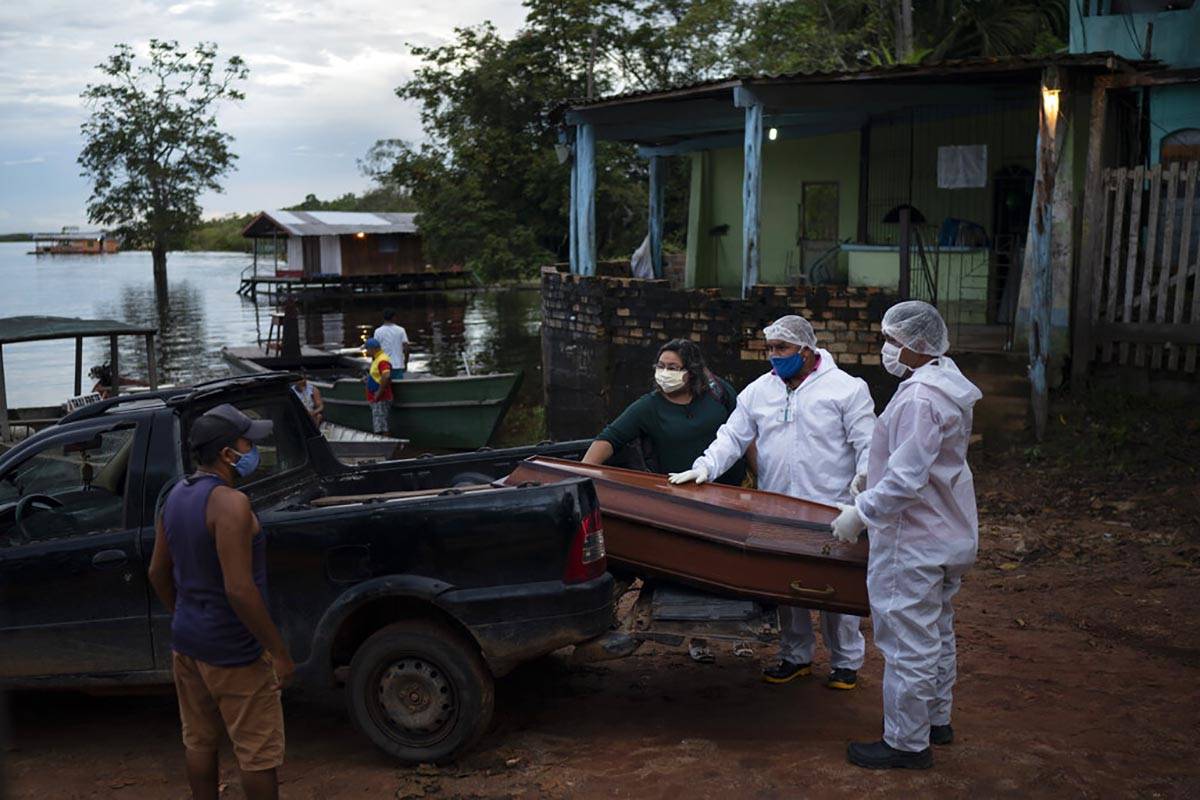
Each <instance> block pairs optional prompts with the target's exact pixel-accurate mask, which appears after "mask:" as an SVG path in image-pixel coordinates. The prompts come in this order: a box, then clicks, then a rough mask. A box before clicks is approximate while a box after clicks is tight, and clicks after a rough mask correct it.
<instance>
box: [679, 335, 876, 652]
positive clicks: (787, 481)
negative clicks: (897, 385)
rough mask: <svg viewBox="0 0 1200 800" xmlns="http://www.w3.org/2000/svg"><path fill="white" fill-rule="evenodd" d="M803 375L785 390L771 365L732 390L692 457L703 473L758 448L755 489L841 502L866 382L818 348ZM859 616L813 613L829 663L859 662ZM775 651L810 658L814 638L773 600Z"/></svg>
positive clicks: (860, 461) (798, 613) (854, 466)
mask: <svg viewBox="0 0 1200 800" xmlns="http://www.w3.org/2000/svg"><path fill="white" fill-rule="evenodd" d="M816 352H817V353H818V354H819V355H820V357H821V361H820V363H819V364H818V365H817V369H816V370H815V371H814V372H813V373H812V374H811V375H809V376H808V377H807V378H805V379H804V382H803V383H801V384H800V385H799V386H798V387H796V389H795V391H792V392H789V391H788V389H787V385H786V384H785V383H784V382H783V381H782V380H781V379H780V378H779V376H777V375H775V374H774V373H772V372H768V373H767V374H766V375H763V376H761V377H759V378H757V379H756V380H755V381H754V382H752V383H751V384H750V385H749V386H747V387H746V388H745V389H743V390H742V392H741V394H739V395H738V401H737V408H735V409H734V410H733V413H732V414H730V415H729V419H728V420H727V421H726V422H725V424H724V425H722V426H721V427H720V429H719V430H718V431H717V436H716V438H715V439H714V440H713V443H712V444H710V445H709V446H708V449H707V450H705V451H704V455H702V456H700V458H698V459H696V461H695V463H694V464H693V465H692V466H693V468H696V467H699V466H701V465H703V466H704V468H705V469H706V470H707V471H708V474H709V475H723V474H724V473H725V470H727V469H729V467H730V466H732V465H733V463H734V462H735V461H737V460H738V459H739V458H741V457H742V455H743V454H744V453H745V452H746V448H748V447H749V446H750V444H751V443H755V444H756V446H757V448H758V488H759V489H763V490H765V491H768V492H779V493H780V494H786V495H791V496H792V497H800V498H803V499H805V500H815V501H816V502H818V503H828V504H830V505H835V504H837V503H849V502H851V499H850V483H851V482H852V481H853V480H854V476H855V474H857V473H859V472H865V471H866V467H867V456H868V450H869V444H870V440H871V431H872V428H873V426H874V423H875V404H874V402H873V401H872V400H871V393H870V391H868V389H867V384H866V382H865V381H863V380H862V379H860V378H855V377H853V376H852V375H850V374H848V373H847V372H845V371H843V370H841V369H838V366H837V363H836V362H835V361H834V358H833V356H832V355H830V353H829V352H828V351H826V350H822V349H820V348H818V349H817V350H816ZM860 621H861V620H860V619H859V618H858V617H856V616H853V615H851V614H834V613H831V612H821V635H822V636H824V637H825V644H826V646H828V647H829V651H830V661H831V666H832V667H833V668H834V669H854V670H857V669H859V668H860V667H862V663H863V657H864V655H865V654H866V642H865V640H864V639H863V635H862V632H861V631H860V630H859V623H860ZM779 624H780V628H781V630H780V653H779V654H780V657H781V658H783V659H784V660H786V661H790V662H792V663H795V664H808V663H811V662H812V656H813V645H814V644H815V639H814V637H813V631H812V618H811V614H810V613H809V611H808V609H806V608H795V607H792V606H780V607H779Z"/></svg>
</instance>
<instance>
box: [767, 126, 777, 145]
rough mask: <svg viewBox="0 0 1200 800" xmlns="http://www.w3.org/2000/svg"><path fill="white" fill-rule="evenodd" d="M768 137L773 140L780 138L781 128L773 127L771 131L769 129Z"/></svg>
mask: <svg viewBox="0 0 1200 800" xmlns="http://www.w3.org/2000/svg"><path fill="white" fill-rule="evenodd" d="M767 138H768V139H770V140H771V141H772V142H773V141H775V140H776V139H778V138H779V129H778V128H771V129H770V130H769V131H767Z"/></svg>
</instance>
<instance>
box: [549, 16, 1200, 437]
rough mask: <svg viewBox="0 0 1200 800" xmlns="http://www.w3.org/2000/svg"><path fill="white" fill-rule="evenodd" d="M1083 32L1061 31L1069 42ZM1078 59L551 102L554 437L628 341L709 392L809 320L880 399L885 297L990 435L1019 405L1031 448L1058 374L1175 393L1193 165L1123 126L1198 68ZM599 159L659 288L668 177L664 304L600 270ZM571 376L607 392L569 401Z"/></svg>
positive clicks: (1192, 251)
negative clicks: (641, 224) (696, 378)
mask: <svg viewBox="0 0 1200 800" xmlns="http://www.w3.org/2000/svg"><path fill="white" fill-rule="evenodd" d="M1087 5H1088V6H1089V7H1092V8H1093V11H1094V10H1095V3H1088V4H1087ZM1102 5H1104V6H1106V7H1107V6H1108V5H1109V4H1108V3H1104V4H1102ZM1112 5H1113V6H1114V7H1115V6H1116V3H1115V0H1114V2H1113V3H1112ZM1158 5H1159V6H1161V7H1162V8H1163V9H1164V10H1162V11H1161V14H1160V22H1159V25H1161V26H1162V27H1163V28H1166V27H1172V28H1173V29H1177V30H1178V31H1185V30H1186V31H1190V33H1186V34H1183V33H1180V34H1178V35H1180V36H1184V39H1183V40H1181V41H1185V42H1191V43H1194V42H1195V41H1197V40H1200V6H1198V7H1196V8H1189V9H1184V10H1179V11H1174V10H1167V9H1168V4H1167V3H1159V4H1158ZM1080 13H1081V12H1080V10H1079V9H1075V8H1073V9H1072V15H1073V17H1072V24H1073V31H1074V30H1075V29H1076V28H1079V27H1080V25H1084V26H1086V25H1088V24H1091V23H1089V22H1088V20H1083V21H1082V22H1081V21H1080V20H1079V19H1076V17H1077V16H1079V15H1080ZM1093 16H1094V17H1096V16H1098V12H1097V13H1096V14H1093ZM1168 18H1169V19H1168ZM1081 30H1082V28H1081ZM1172 35H1175V34H1172ZM1080 38H1081V37H1080ZM1075 41H1076V37H1075V36H1074V35H1073V37H1072V42H1073V43H1074V42H1075ZM1154 41H1155V42H1158V41H1159V39H1158V37H1157V35H1155V39H1154ZM1080 50H1081V51H1080V52H1074V53H1066V54H1056V55H1051V56H1046V57H1016V58H1002V59H993V58H977V59H965V60H954V61H944V62H938V63H924V64H912V65H896V66H889V67H880V68H872V69H865V70H861V71H850V72H827V73H796V74H787V75H763V76H731V77H729V78H726V79H721V80H712V81H706V82H703V83H697V84H693V85H690V86H682V87H678V88H673V89H669V90H664V91H646V92H634V93H629V94H624V95H619V96H614V97H605V98H599V99H596V100H592V101H588V102H577V103H569V104H566V105H565V106H564V107H562V109H561V110H560V113H561V118H562V122H563V129H562V130H563V136H562V138H563V142H562V144H563V145H565V147H566V148H567V149H568V152H569V153H570V157H571V159H572V165H573V169H572V175H571V199H572V203H571V220H570V221H571V231H570V240H571V247H570V254H571V257H570V265H569V271H567V272H566V273H565V274H564V272H562V271H553V270H547V271H545V272H544V273H543V289H544V302H543V326H544V328H543V337H544V339H543V354H544V355H543V361H544V368H545V381H546V385H547V394H548V405H549V408H548V415H547V418H548V421H549V427H550V432H551V434H552V435H553V436H556V437H559V436H564V435H568V434H577V435H578V434H582V433H583V431H582V430H576V429H574V428H572V425H573V424H575V423H574V422H573V421H574V420H585V421H587V420H594V419H595V418H597V417H599V418H611V416H612V415H613V414H614V413H615V412H617V411H619V410H620V408H621V407H623V404H624V403H627V402H628V401H629V400H631V399H633V397H635V396H637V394H639V393H641V392H643V391H644V386H643V384H644V383H645V381H642V380H640V378H641V377H642V376H640V375H639V376H638V378H637V379H635V380H632V381H630V380H628V379H622V375H624V374H627V373H628V371H627V370H623V369H621V366H620V365H621V364H622V363H625V362H626V360H627V359H628V358H638V357H639V356H638V354H637V352H635V351H640V350H641V349H644V347H645V346H646V342H647V340H649V341H650V342H655V343H658V342H659V340H664V339H666V338H670V337H675V336H684V337H687V338H691V339H693V340H694V341H697V342H699V343H700V344H701V346H702V347H703V348H704V350H705V352H706V354H707V355H708V356H709V358H710V360H711V361H712V362H713V364H714V366H715V367H716V368H717V369H718V370H719V371H720V372H722V373H723V374H726V375H729V376H731V377H734V378H737V379H741V380H743V381H745V380H749V379H750V378H752V377H754V376H756V375H758V374H761V372H762V362H763V353H762V352H761V347H762V342H761V329H762V327H763V325H764V324H765V323H767V322H769V321H770V320H771V319H772V318H774V317H777V316H780V315H782V314H787V313H800V314H804V315H805V316H807V317H808V318H809V319H810V320H812V321H813V322H814V326H815V327H816V328H817V330H818V336H819V337H820V339H821V341H822V346H824V347H827V348H828V349H829V350H830V351H831V352H832V353H833V354H834V356H835V358H837V360H838V362H839V364H843V365H845V366H846V367H847V368H848V369H850V370H851V371H853V372H856V373H858V374H861V375H862V376H863V377H864V378H866V379H867V381H868V382H869V383H871V384H872V388H873V389H878V390H879V391H876V396H877V397H880V396H881V395H882V396H885V397H886V391H887V388H886V387H891V386H894V381H888V380H887V379H886V377H885V376H882V371H881V369H880V366H879V356H878V338H879V333H878V330H879V320H880V319H881V316H882V313H883V310H884V309H886V307H887V306H888V305H890V304H891V303H894V302H896V301H897V300H900V299H904V298H921V299H925V300H928V301H929V302H932V303H934V304H936V305H937V306H938V307H939V309H941V311H942V313H943V315H944V316H945V318H946V320H947V322H948V324H949V326H950V329H951V338H952V342H953V348H954V352H955V355H956V357H959V358H960V362H967V361H972V359H974V363H973V367H975V368H976V369H975V372H973V377H974V374H975V373H983V372H989V373H992V374H994V375H996V376H997V378H996V380H997V381H999V383H997V384H996V385H985V386H984V390H985V391H984V393H985V398H991V399H990V400H989V399H985V403H990V404H991V405H989V407H987V408H982V409H981V411H982V412H984V413H983V414H982V415H980V416H977V419H980V417H987V416H988V412H990V411H993V410H997V406H996V403H997V400H996V398H999V399H1000V400H1004V401H1006V402H1007V401H1010V400H1011V401H1014V402H1011V403H1009V404H1008V411H1005V409H1003V408H1001V409H999V412H1000V413H1001V415H1003V414H1005V413H1009V412H1011V411H1012V409H1020V416H1019V419H1018V421H1019V422H1022V423H1023V418H1024V413H1025V411H1026V410H1027V409H1028V408H1030V407H1031V406H1032V408H1033V419H1034V422H1035V426H1036V428H1037V430H1038V432H1039V434H1040V431H1041V429H1042V426H1043V425H1044V423H1045V419H1046V403H1047V391H1048V388H1050V387H1053V386H1056V385H1059V384H1061V383H1062V382H1063V381H1064V380H1066V379H1068V377H1069V378H1070V379H1071V380H1072V381H1073V385H1075V386H1080V387H1082V386H1084V385H1086V383H1087V381H1088V379H1089V376H1090V375H1091V373H1092V371H1093V370H1094V369H1097V368H1101V367H1106V366H1109V365H1117V366H1121V367H1125V366H1128V367H1133V368H1137V369H1143V370H1147V371H1155V372H1159V371H1168V372H1171V373H1172V374H1173V375H1175V376H1178V377H1184V378H1185V379H1187V380H1189V381H1193V382H1194V379H1195V377H1196V375H1197V362H1198V361H1200V302H1198V301H1197V292H1196V288H1195V287H1196V279H1195V275H1196V266H1195V265H1196V261H1197V255H1198V254H1200V250H1198V247H1200V242H1198V240H1200V202H1197V198H1196V197H1195V195H1196V193H1197V184H1198V180H1200V178H1198V175H1197V172H1198V168H1200V162H1198V161H1197V160H1196V159H1197V158H1198V155H1197V154H1196V153H1195V151H1194V150H1189V149H1187V147H1188V145H1186V142H1187V141H1191V139H1190V138H1189V137H1190V134H1188V133H1187V131H1186V130H1182V131H1180V130H1166V131H1159V133H1158V134H1157V135H1153V136H1151V135H1148V134H1141V135H1139V131H1143V132H1144V131H1146V130H1149V129H1152V130H1156V131H1158V128H1157V127H1155V126H1154V125H1151V124H1150V123H1151V120H1152V119H1153V117H1152V112H1151V109H1152V108H1153V103H1152V102H1151V103H1150V104H1146V103H1145V102H1143V101H1142V98H1145V97H1147V96H1151V95H1152V94H1153V93H1155V92H1159V93H1163V92H1166V93H1167V96H1172V97H1176V96H1184V95H1185V94H1186V93H1188V92H1190V93H1192V94H1190V95H1187V96H1190V97H1193V98H1194V97H1195V94H1194V93H1195V92H1196V91H1197V90H1200V70H1197V69H1194V68H1193V67H1194V66H1196V65H1195V64H1192V63H1190V62H1186V61H1185V62H1183V63H1179V62H1172V63H1164V62H1163V61H1160V60H1155V59H1153V58H1149V57H1147V56H1148V55H1149V54H1146V53H1141V52H1138V53H1129V54H1126V55H1125V56H1122V55H1119V54H1115V53H1111V52H1103V53H1099V52H1090V51H1084V48H1082V47H1081V48H1080ZM1157 52H1158V51H1155V53H1157ZM1196 52H1197V51H1196V48H1194V47H1191V50H1190V52H1188V48H1187V47H1186V46H1185V47H1183V48H1181V51H1180V53H1179V57H1180V58H1190V59H1192V60H1195V59H1196V58H1197V55H1196ZM1167 90H1169V92H1168V91H1167ZM1160 112H1162V113H1166V110H1165V109H1163V108H1160ZM1171 113H1173V114H1175V116H1173V117H1164V116H1161V115H1160V116H1159V117H1158V124H1159V125H1160V126H1164V127H1169V126H1170V125H1176V124H1178V125H1182V126H1184V127H1185V128H1186V126H1187V125H1190V124H1192V123H1191V122H1190V121H1189V120H1191V117H1190V116H1188V115H1193V116H1194V115H1195V114H1196V113H1197V104H1196V103H1195V102H1194V100H1193V101H1190V102H1186V101H1185V102H1183V103H1182V104H1181V107H1176V108H1175V111H1173V112H1171ZM1185 117H1186V119H1185ZM598 141H609V142H617V143H624V144H627V145H629V146H632V147H636V148H637V150H638V152H639V154H641V155H642V156H644V157H645V158H646V159H647V173H648V175H649V208H648V214H647V223H646V227H647V230H648V233H649V238H650V250H651V260H652V262H653V265H654V268H655V274H656V275H657V276H659V277H665V273H664V270H663V254H662V226H663V210H664V208H665V205H666V204H667V203H670V202H681V201H683V198H668V197H666V196H665V189H664V186H665V179H664V176H665V175H666V171H667V166H668V164H669V163H670V160H684V161H686V163H687V169H688V170H689V171H690V175H691V183H690V192H689V193H688V196H687V198H686V202H687V203H688V214H687V220H688V227H687V243H686V252H687V255H686V266H685V269H684V271H683V275H682V280H680V281H677V282H676V285H672V284H670V283H669V282H668V281H666V280H658V281H636V280H632V281H631V280H630V279H628V278H624V279H614V278H606V277H603V276H598V275H597V263H596V252H595V241H596V212H595V182H596V181H595V149H596V143H597V142H598ZM580 359H583V360H585V361H587V362H588V363H589V364H590V365H591V366H592V367H593V368H594V372H596V373H599V374H601V375H611V377H612V378H613V380H615V381H616V383H615V384H614V386H613V387H612V388H611V389H610V390H608V391H606V392H601V393H596V392H594V391H591V389H592V387H594V386H595V385H597V384H599V385H604V380H603V379H601V380H599V381H596V380H593V381H591V382H590V383H589V384H588V385H586V386H584V385H577V384H578V383H579V382H578V381H577V380H576V379H575V377H574V375H575V374H577V373H578V372H579V368H578V362H579V360H580ZM643 360H644V359H643ZM570 361H575V362H576V363H575V364H572V363H569V362H570ZM560 362H561V363H560ZM1068 363H1069V364H1070V369H1069V370H1068V369H1066V368H1065V367H1066V365H1067V364H1068ZM981 380H983V382H985V383H986V382H987V381H986V380H985V379H981ZM625 383H628V384H629V385H628V386H626V385H625ZM1021 394H1024V396H1025V398H1028V399H1026V400H1024V401H1022V399H1021V398H1020V395H1021ZM556 401H557V402H556ZM1030 401H1032V402H1030Z"/></svg>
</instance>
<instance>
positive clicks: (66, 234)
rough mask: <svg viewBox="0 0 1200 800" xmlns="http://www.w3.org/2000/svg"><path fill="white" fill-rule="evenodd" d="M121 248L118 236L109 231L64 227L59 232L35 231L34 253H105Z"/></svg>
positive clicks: (43, 254)
mask: <svg viewBox="0 0 1200 800" xmlns="http://www.w3.org/2000/svg"><path fill="white" fill-rule="evenodd" d="M118 250H120V243H119V242H118V241H117V239H116V237H114V236H113V235H112V234H110V233H108V232H107V231H81V230H79V229H78V228H74V227H67V228H63V229H62V231H61V232H59V233H35V234H34V235H33V255H38V256H46V255H55V256H57V255H73V256H75V255H85V256H87V255H104V254H110V253H115V252H117V251H118Z"/></svg>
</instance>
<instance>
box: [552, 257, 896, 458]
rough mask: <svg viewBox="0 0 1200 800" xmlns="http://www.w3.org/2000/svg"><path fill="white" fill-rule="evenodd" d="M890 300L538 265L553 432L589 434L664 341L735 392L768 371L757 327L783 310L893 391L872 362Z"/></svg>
mask: <svg viewBox="0 0 1200 800" xmlns="http://www.w3.org/2000/svg"><path fill="white" fill-rule="evenodd" d="M896 299H897V298H896V297H895V296H894V295H892V294H890V293H887V292H884V291H881V290H879V289H871V288H847V287H842V286H811V287H786V286H756V287H754V289H753V291H752V292H751V296H750V297H749V298H747V299H746V300H740V299H733V298H729V297H722V296H721V294H720V292H719V291H718V290H716V289H693V290H680V289H672V288H671V286H670V282H668V281H665V280H661V281H646V280H637V279H635V278H613V277H586V278H585V277H581V276H578V275H571V274H569V273H562V272H559V271H557V270H555V269H553V268H547V269H545V270H543V271H542V367H543V370H542V375H543V381H544V388H545V397H546V422H547V427H548V429H549V433H550V436H551V437H552V438H554V439H559V440H562V439H570V438H578V437H586V436H594V435H595V434H596V433H597V432H598V431H599V429H600V428H601V427H602V426H603V425H604V424H605V423H606V422H607V421H608V420H610V419H612V418H613V417H614V416H616V415H617V414H618V413H620V412H621V410H622V409H623V408H625V406H626V405H628V404H629V403H630V402H632V401H633V400H635V399H636V398H637V397H639V396H640V395H642V394H644V393H645V392H647V391H649V389H650V384H651V381H652V379H653V375H652V373H653V370H652V367H651V364H652V362H653V361H654V356H655V354H656V353H657V352H658V348H659V346H660V345H662V343H663V342H666V341H667V340H668V339H674V338H689V339H691V340H692V341H694V342H696V343H697V344H699V345H700V349H701V350H702V351H703V353H704V357H705V360H706V361H707V362H708V365H709V367H710V369H712V370H713V372H715V373H717V374H718V375H720V376H722V377H724V378H726V379H728V380H729V381H730V382H731V383H732V384H733V385H734V387H735V388H736V389H738V390H741V389H742V388H743V387H744V386H745V385H746V384H747V383H749V382H750V381H752V380H753V379H754V378H756V377H758V376H759V375H761V374H763V373H764V372H766V371H767V369H768V367H767V365H766V353H765V352H764V343H763V338H762V329H763V328H764V327H765V326H766V325H767V324H768V323H770V322H772V321H774V320H775V319H777V318H779V317H781V316H783V315H785V314H799V315H801V316H803V317H805V318H806V319H808V321H809V322H811V323H812V325H813V328H814V330H815V331H816V334H817V343H818V345H819V346H821V347H823V348H825V349H826V350H828V351H829V352H830V353H832V354H833V355H834V357H835V358H836V359H837V361H838V364H839V365H840V366H842V367H843V368H844V369H846V370H847V371H849V372H851V373H853V374H855V375H858V376H860V377H862V378H864V379H865V380H866V381H867V383H868V384H869V385H870V387H871V393H872V395H873V396H874V397H875V399H876V402H877V403H878V404H880V407H882V404H883V403H885V402H886V401H887V399H888V398H889V397H890V396H891V393H892V391H893V390H894V389H895V384H896V382H895V379H891V378H890V377H889V376H887V375H886V373H884V371H883V369H882V368H881V367H880V365H879V343H878V337H879V321H880V319H882V317H883V312H884V311H885V310H886V309H887V307H888V306H890V305H891V304H893V303H894V302H896Z"/></svg>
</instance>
